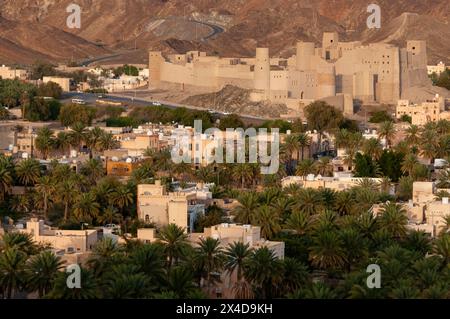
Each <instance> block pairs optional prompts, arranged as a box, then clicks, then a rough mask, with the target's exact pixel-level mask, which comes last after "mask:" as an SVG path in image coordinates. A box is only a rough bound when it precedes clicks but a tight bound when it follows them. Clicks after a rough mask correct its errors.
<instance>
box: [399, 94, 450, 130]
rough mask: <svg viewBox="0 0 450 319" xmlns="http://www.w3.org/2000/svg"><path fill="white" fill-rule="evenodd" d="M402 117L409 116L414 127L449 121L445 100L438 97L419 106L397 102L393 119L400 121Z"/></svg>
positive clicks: (403, 101) (406, 101) (449, 114)
mask: <svg viewBox="0 0 450 319" xmlns="http://www.w3.org/2000/svg"><path fill="white" fill-rule="evenodd" d="M403 115H408V116H410V117H411V120H412V121H411V123H412V124H414V125H425V124H426V123H428V122H437V121H439V120H443V119H446V120H447V119H450V112H447V111H446V110H445V100H444V98H442V97H439V96H436V97H435V98H434V99H432V100H427V101H425V102H422V103H421V104H414V103H410V102H409V101H408V100H399V101H398V103H397V107H396V109H395V117H396V118H397V119H400V118H401V117H402V116H403Z"/></svg>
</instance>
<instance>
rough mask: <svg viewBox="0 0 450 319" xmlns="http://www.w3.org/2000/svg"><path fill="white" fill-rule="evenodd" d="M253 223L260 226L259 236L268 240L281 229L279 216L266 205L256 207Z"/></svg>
mask: <svg viewBox="0 0 450 319" xmlns="http://www.w3.org/2000/svg"><path fill="white" fill-rule="evenodd" d="M255 223H256V224H257V225H258V226H260V227H261V236H262V237H264V238H266V239H268V240H270V239H272V238H273V236H274V235H276V234H277V233H278V232H280V231H281V226H280V216H278V214H277V213H275V212H274V210H273V209H272V208H271V207H270V206H267V205H263V206H260V207H259V208H258V210H257V212H256V216H255Z"/></svg>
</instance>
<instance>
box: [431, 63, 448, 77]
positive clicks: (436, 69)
mask: <svg viewBox="0 0 450 319" xmlns="http://www.w3.org/2000/svg"><path fill="white" fill-rule="evenodd" d="M445 70H446V67H445V63H443V62H442V61H441V62H439V63H438V64H436V65H427V71H428V75H431V74H433V73H436V74H437V75H439V74H441V73H442V72H445Z"/></svg>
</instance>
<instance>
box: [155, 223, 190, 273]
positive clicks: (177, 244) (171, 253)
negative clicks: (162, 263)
mask: <svg viewBox="0 0 450 319" xmlns="http://www.w3.org/2000/svg"><path fill="white" fill-rule="evenodd" d="M158 240H159V241H160V242H161V243H162V244H163V246H164V253H165V254H166V256H167V266H168V268H169V269H170V268H171V267H172V266H173V265H174V264H175V265H176V264H177V263H178V260H179V259H180V258H181V257H182V256H183V255H184V254H185V251H186V249H187V248H186V247H187V246H188V242H187V235H186V233H185V232H184V229H183V228H181V227H178V226H177V225H175V224H169V225H167V226H164V227H163V228H161V230H160V232H159V234H158Z"/></svg>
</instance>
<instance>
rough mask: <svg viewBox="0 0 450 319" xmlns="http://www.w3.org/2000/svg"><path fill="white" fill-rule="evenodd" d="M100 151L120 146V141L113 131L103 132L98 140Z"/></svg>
mask: <svg viewBox="0 0 450 319" xmlns="http://www.w3.org/2000/svg"><path fill="white" fill-rule="evenodd" d="M98 142H99V144H98V146H99V151H106V150H112V149H116V148H119V147H120V143H119V141H117V140H116V139H115V138H114V135H112V134H111V133H107V132H103V134H102V135H101V136H100V140H99V141H98Z"/></svg>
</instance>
